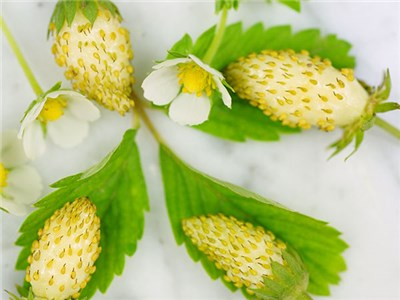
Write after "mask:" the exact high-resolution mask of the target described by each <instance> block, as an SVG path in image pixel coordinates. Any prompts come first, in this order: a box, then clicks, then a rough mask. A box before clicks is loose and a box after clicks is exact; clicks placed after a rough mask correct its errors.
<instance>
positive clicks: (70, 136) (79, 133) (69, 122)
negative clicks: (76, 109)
mask: <svg viewBox="0 0 400 300" xmlns="http://www.w3.org/2000/svg"><path fill="white" fill-rule="evenodd" d="M47 131H48V133H49V136H50V138H51V139H52V141H53V142H54V144H56V145H58V146H60V147H62V148H72V147H74V146H76V145H78V144H80V143H81V142H82V141H83V140H84V139H85V138H86V137H87V136H88V134H89V124H88V123H87V122H86V121H82V120H78V119H76V118H75V117H74V116H72V115H71V113H70V112H68V111H65V113H64V115H63V116H62V117H61V118H60V119H58V120H56V121H53V122H49V123H48V124H47Z"/></svg>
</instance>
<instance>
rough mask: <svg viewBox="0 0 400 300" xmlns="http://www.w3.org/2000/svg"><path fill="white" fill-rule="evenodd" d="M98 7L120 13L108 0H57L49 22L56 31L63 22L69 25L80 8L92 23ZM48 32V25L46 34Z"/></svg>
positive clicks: (114, 13) (58, 30)
mask: <svg viewBox="0 0 400 300" xmlns="http://www.w3.org/2000/svg"><path fill="white" fill-rule="evenodd" d="M99 8H103V9H106V10H108V11H110V13H111V14H112V15H113V16H115V15H118V16H119V15H120V14H119V11H118V8H117V7H116V6H115V4H114V3H112V2H111V1H110V0H58V2H57V4H56V7H55V8H54V11H53V14H52V16H51V19H50V24H54V25H55V28H56V31H57V33H58V32H60V30H61V28H62V27H63V25H64V23H65V22H67V24H68V26H71V25H72V22H73V21H74V18H75V15H76V12H77V11H78V10H81V11H82V13H83V15H84V16H85V17H86V18H87V19H88V21H89V22H90V23H91V24H92V25H93V24H94V22H95V21H96V19H97V16H98V11H99ZM49 34H50V26H49V31H48V32H47V36H49Z"/></svg>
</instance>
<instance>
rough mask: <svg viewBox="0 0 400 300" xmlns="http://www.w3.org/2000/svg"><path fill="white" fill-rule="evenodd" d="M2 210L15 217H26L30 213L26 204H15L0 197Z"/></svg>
mask: <svg viewBox="0 0 400 300" xmlns="http://www.w3.org/2000/svg"><path fill="white" fill-rule="evenodd" d="M0 208H2V209H4V210H5V211H7V212H9V213H10V214H13V215H15V216H24V215H26V213H27V212H28V210H27V207H26V205H25V204H22V203H18V202H15V201H13V200H10V199H7V198H4V197H3V196H2V195H0Z"/></svg>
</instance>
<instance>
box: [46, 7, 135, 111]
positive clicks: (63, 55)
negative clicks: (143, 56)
mask: <svg viewBox="0 0 400 300" xmlns="http://www.w3.org/2000/svg"><path fill="white" fill-rule="evenodd" d="M85 2H86V1H77V2H75V6H77V8H78V9H77V10H76V13H75V16H74V18H73V21H72V22H70V24H69V22H67V20H63V19H62V20H61V22H63V23H61V24H63V26H62V27H61V28H56V24H57V23H59V22H60V21H59V20H56V18H57V17H59V15H60V13H57V11H55V13H54V15H53V18H52V22H51V23H50V31H51V32H52V33H53V36H54V39H55V41H54V44H53V47H52V52H53V54H54V56H55V60H56V62H57V64H58V65H59V66H61V67H64V68H65V69H66V71H65V77H66V78H67V79H69V80H71V81H72V84H73V88H74V89H75V90H78V91H80V92H82V93H83V94H85V95H86V96H87V97H89V98H91V99H94V100H96V101H97V102H98V103H100V104H101V105H103V106H105V107H106V108H108V109H110V110H116V111H118V112H119V113H120V114H122V115H123V114H124V113H125V112H127V111H128V110H129V109H130V108H131V107H133V105H134V102H133V100H132V97H131V93H132V87H131V86H132V83H133V82H134V78H133V71H134V69H133V66H132V65H131V63H130V60H131V59H132V58H133V51H132V46H131V43H130V39H129V32H128V30H127V29H125V28H123V27H121V20H122V19H121V17H120V15H119V14H118V10H117V9H116V7H115V6H112V7H113V8H114V10H113V11H112V12H110V10H108V9H107V8H108V7H109V6H110V5H112V4H111V3H110V2H109V1H103V2H101V1H100V2H97V1H92V0H91V1H89V2H90V4H91V5H94V6H95V7H97V9H98V11H97V16H96V18H95V21H94V22H93V24H92V23H91V22H90V21H89V20H88V18H87V17H86V16H85V15H84V13H83V11H82V10H83V9H84V5H87V3H86V4H85ZM106 3H107V6H106ZM57 9H62V8H57V7H56V10H57ZM64 13H65V14H67V13H68V12H66V11H64ZM62 17H63V18H64V15H62Z"/></svg>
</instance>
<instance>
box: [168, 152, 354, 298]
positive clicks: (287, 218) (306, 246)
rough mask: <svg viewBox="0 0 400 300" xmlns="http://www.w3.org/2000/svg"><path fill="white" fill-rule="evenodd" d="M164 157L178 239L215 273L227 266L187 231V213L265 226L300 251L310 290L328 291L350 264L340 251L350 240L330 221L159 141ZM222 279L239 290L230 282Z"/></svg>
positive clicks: (188, 215) (210, 273)
mask: <svg viewBox="0 0 400 300" xmlns="http://www.w3.org/2000/svg"><path fill="white" fill-rule="evenodd" d="M160 163H161V169H162V176H163V181H164V189H165V197H166V202H167V209H168V214H169V218H170V222H171V225H172V229H173V233H174V236H175V239H176V241H177V243H178V244H179V245H181V244H185V246H186V248H187V251H188V253H189V255H190V256H191V258H192V259H193V260H194V261H196V262H197V261H201V263H202V265H203V267H204V268H205V270H206V271H207V273H208V274H209V275H210V277H211V278H212V279H216V278H222V276H223V271H221V270H219V269H217V268H216V267H215V265H214V263H213V262H211V261H210V260H209V259H208V258H207V257H206V256H205V255H204V254H203V253H202V252H200V251H199V250H198V249H197V248H196V247H195V246H194V245H193V244H192V242H191V241H190V239H189V238H188V237H186V236H185V234H184V232H183V229H182V227H181V222H182V220H183V219H186V218H190V217H193V216H201V215H207V214H217V213H223V214H225V215H227V216H233V217H235V218H237V219H239V220H242V221H245V222H250V223H253V224H254V225H260V226H263V227H264V228H265V229H267V230H270V231H272V232H273V233H274V234H275V235H276V236H277V237H278V238H279V239H281V240H282V241H284V242H286V243H288V244H289V245H290V247H291V248H294V249H295V250H296V251H297V253H298V254H299V255H300V257H301V259H302V260H303V261H304V264H305V266H306V268H307V269H308V272H309V286H308V291H309V292H310V293H313V294H317V295H329V285H330V284H337V283H338V282H339V280H340V277H339V275H338V273H339V272H341V271H344V270H345V269H346V265H345V262H344V260H343V257H342V256H341V254H342V252H343V251H344V250H345V249H346V248H347V245H346V243H345V242H343V241H342V240H341V239H340V237H339V236H340V232H339V231H337V230H336V229H334V228H332V227H330V226H328V225H327V223H326V222H323V221H319V220H316V219H313V218H310V217H307V216H305V215H302V214H300V213H297V212H294V211H292V210H289V209H287V208H285V207H283V206H282V205H279V204H277V203H275V202H273V201H271V200H268V199H265V198H263V197H261V196H258V195H256V194H254V193H251V192H249V191H246V190H244V189H242V188H240V187H238V186H235V185H232V184H229V183H226V182H222V181H220V180H218V179H215V178H212V177H210V176H208V175H205V174H202V173H200V172H198V171H196V170H195V169H193V168H191V167H190V166H188V165H187V164H185V163H184V162H182V161H181V160H180V159H179V158H178V157H176V156H175V154H173V153H172V152H171V150H170V149H168V148H167V147H166V146H164V145H161V147H160ZM224 283H225V284H226V285H227V286H228V287H229V288H230V289H232V290H236V288H235V287H234V286H233V285H232V284H231V283H228V282H224Z"/></svg>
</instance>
